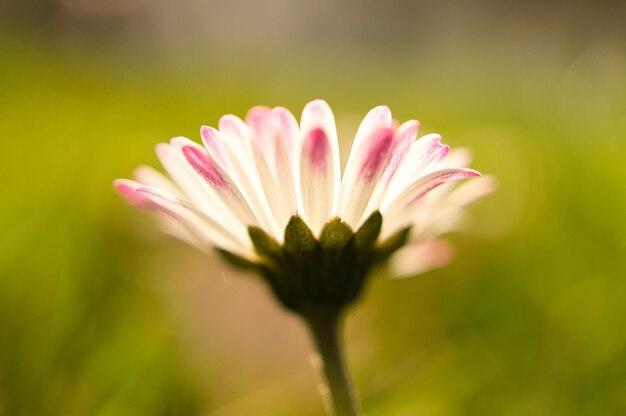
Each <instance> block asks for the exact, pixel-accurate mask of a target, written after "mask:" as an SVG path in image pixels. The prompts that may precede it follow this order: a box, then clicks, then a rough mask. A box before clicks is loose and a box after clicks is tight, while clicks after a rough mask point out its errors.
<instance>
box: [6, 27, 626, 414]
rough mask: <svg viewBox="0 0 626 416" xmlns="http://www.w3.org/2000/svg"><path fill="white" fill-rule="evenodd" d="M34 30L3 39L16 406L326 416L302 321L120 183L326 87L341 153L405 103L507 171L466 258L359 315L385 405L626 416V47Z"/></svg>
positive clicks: (363, 359)
mask: <svg viewBox="0 0 626 416" xmlns="http://www.w3.org/2000/svg"><path fill="white" fill-rule="evenodd" d="M36 39H38V38H36V37H35V38H31V37H27V36H11V37H9V36H6V35H5V36H3V37H1V38H0V57H1V58H0V59H1V60H2V62H3V63H2V65H0V132H1V135H2V136H1V139H0V150H1V152H2V155H3V157H2V173H3V175H2V178H3V186H4V189H3V191H2V195H3V197H2V204H1V208H0V213H1V216H0V221H1V225H2V233H1V234H2V238H1V239H0V414H6V415H31V414H32V415H40V414H41V415H47V414H51V415H52V414H55V415H57V414H62V415H68V416H71V415H85V414H93V415H155V414H164V415H166V414H181V415H194V414H212V415H213V414H214V415H244V414H267V415H292V414H299V415H317V414H320V413H321V411H322V410H321V409H322V403H321V400H320V399H319V398H318V395H317V390H316V388H317V378H316V375H315V373H314V371H313V370H312V368H311V366H310V363H309V352H310V346H309V343H308V339H307V338H306V334H305V333H304V331H303V329H301V328H300V327H299V325H298V323H297V322H296V321H295V318H292V317H291V316H288V315H285V314H283V312H282V311H281V310H279V309H278V306H277V305H275V304H274V303H273V302H272V300H271V299H270V297H269V296H268V295H267V294H266V293H265V288H264V287H263V286H262V285H261V284H260V283H259V282H258V281H257V280H255V279H254V278H251V277H245V276H239V275H237V273H236V272H235V271H233V270H232V269H229V268H227V267H226V266H224V265H223V264H222V263H219V262H214V261H211V260H210V259H207V258H205V257H204V256H202V255H201V254H200V253H197V252H195V251H193V249H191V248H189V247H186V246H184V245H183V244H181V243H179V242H177V241H174V240H172V239H169V238H167V237H163V236H162V235H161V234H160V233H158V231H154V230H153V227H152V226H151V225H150V224H149V220H148V219H147V218H144V216H143V215H141V214H140V213H136V212H134V211H132V210H130V209H128V208H127V207H126V206H125V204H124V203H123V202H122V201H121V200H120V198H119V197H118V196H117V195H115V194H114V192H113V191H112V189H111V180H112V179H113V178H116V177H120V176H126V175H128V174H129V173H130V172H131V170H132V169H133V167H134V166H136V165H137V164H138V163H144V162H149V164H151V165H157V161H156V159H155V158H154V156H152V155H153V152H152V147H153V145H154V144H155V143H157V142H160V141H166V140H168V139H169V138H170V137H172V136H174V135H178V134H181V133H182V134H184V135H185V136H187V137H190V138H192V139H193V140H196V141H198V140H199V136H198V130H197V128H199V126H200V125H201V124H208V125H215V123H216V121H217V118H218V117H219V116H220V115H221V114H223V113H227V112H232V113H236V114H239V115H243V113H244V111H246V109H247V108H249V107H250V106H251V105H253V104H268V105H284V106H286V107H289V108H291V109H293V110H295V111H297V110H298V109H300V108H302V106H303V104H304V103H306V102H307V101H308V100H310V99H312V98H317V97H322V98H324V99H326V100H327V101H328V102H329V103H331V105H333V108H334V109H336V113H337V119H338V123H339V131H340V137H341V136H342V137H344V139H345V138H346V137H347V138H348V140H345V141H344V142H343V143H342V145H343V147H344V150H347V149H345V147H346V145H349V143H350V142H351V139H352V137H351V135H352V134H353V133H354V130H355V129H356V127H357V123H358V121H359V118H360V116H362V114H364V113H365V112H366V111H367V110H368V109H369V108H371V107H373V106H374V105H377V104H386V105H389V106H390V107H391V108H392V109H393V111H394V116H396V117H397V118H398V119H399V120H405V119H407V118H410V117H415V116H417V117H418V118H419V119H420V120H421V122H422V127H421V132H420V134H421V135H423V134H425V133H429V132H433V131H436V132H440V133H442V135H443V137H444V141H445V142H447V143H450V144H452V145H454V146H461V145H462V146H467V147H470V148H472V150H473V152H474V155H475V162H474V163H473V164H472V166H473V167H476V168H477V169H478V170H480V171H482V172H485V173H492V174H495V175H496V176H497V177H498V179H499V191H498V192H497V193H496V194H494V195H492V196H490V197H488V198H487V199H486V200H485V201H482V202H481V203H480V204H478V205H477V206H476V207H474V208H472V210H471V212H470V213H469V216H470V217H471V218H472V219H473V221H471V222H470V223H469V224H468V230H470V232H469V233H466V234H462V235H458V236H457V235H455V236H452V238H451V239H452V241H453V243H454V245H455V247H456V252H457V257H456V260H455V261H454V263H453V264H452V265H451V266H448V267H446V268H444V269H441V270H439V271H436V272H431V273H428V274H425V275H423V276H420V277H418V278H415V279H408V280H394V281H389V280H386V279H384V276H378V277H377V278H376V279H374V280H375V281H374V282H373V283H372V285H371V286H370V287H369V288H368V292H367V294H366V296H365V301H364V302H363V303H362V304H360V305H358V307H357V309H356V310H355V312H354V313H353V314H352V315H351V317H350V320H349V321H348V328H347V329H348V336H347V348H348V351H349V353H350V362H351V366H352V368H353V370H354V373H355V378H356V385H357V386H358V387H359V390H360V397H361V400H362V403H363V409H364V410H365V412H366V414H368V415H399V416H402V415H415V414H424V415H528V414H532V415H570V414H581V415H601V414H624V413H626V353H625V351H626V324H625V321H624V316H626V302H625V301H624V299H626V280H625V276H626V237H625V236H626V216H625V215H624V213H625V212H626V169H624V160H626V55H625V54H624V52H623V51H624V48H623V47H622V48H621V49H620V48H616V47H610V46H606V47H604V46H602V45H601V44H600V43H593V42H591V41H590V42H589V45H582V46H576V48H578V49H576V48H574V49H575V51H574V52H571V53H569V54H566V53H564V54H563V55H561V56H556V57H555V56H551V55H550V52H549V51H547V50H543V49H542V45H535V46H534V48H535V49H532V50H531V51H530V52H529V51H525V52H524V53H520V54H517V53H516V52H517V51H514V50H508V51H504V52H502V51H499V52H498V51H496V52H494V51H493V50H491V53H487V52H485V53H484V54H480V53H478V54H476V53H475V54H470V53H467V52H465V53H463V50H464V46H465V45H463V44H459V45H457V46H456V48H457V49H454V50H455V51H458V52H459V54H457V55H454V56H450V53H448V52H446V51H445V50H440V51H433V52H430V56H429V58H428V60H425V59H417V58H416V57H415V56H413V55H411V54H401V53H398V54H395V55H394V54H393V53H392V52H386V53H385V54H382V53H380V54H359V53H357V52H354V53H345V51H342V50H341V49H339V48H338V49H335V50H330V51H324V52H322V51H320V50H311V51H308V52H307V51H301V52H299V53H290V54H289V58H288V59H285V55H281V53H280V52H279V51H275V52H274V54H272V53H269V54H266V55H262V56H261V54H259V55H253V54H251V55H247V56H246V55H244V56H241V57H238V58H237V59H236V60H235V59H233V56H231V55H227V54H225V55H224V56H221V57H220V56H219V54H213V55H210V56H209V55H208V54H207V55H203V54H202V53H197V54H195V55H194V56H185V57H184V59H183V58H181V57H180V56H178V57H177V56H174V55H173V54H172V55H167V56H166V55H163V56H162V55H159V54H155V55H154V56H153V55H150V54H149V53H146V54H140V53H137V54H135V53H130V52H119V51H118V52H112V51H111V50H110V49H107V48H104V47H103V48H100V49H99V48H98V47H97V44H96V45H92V47H91V48H86V47H84V45H83V46H81V45H74V46H73V47H69V46H67V45H66V44H64V43H63V42H59V41H58V40H57V41H49V42H48V41H42V40H36ZM621 46H624V45H621ZM473 48H474V50H476V51H480V48H477V47H476V45H474V46H473ZM406 50H407V51H408V50H409V49H408V48H406ZM529 57H532V58H531V59H529ZM342 133H343V134H342ZM150 158H152V159H150ZM344 160H345V158H344Z"/></svg>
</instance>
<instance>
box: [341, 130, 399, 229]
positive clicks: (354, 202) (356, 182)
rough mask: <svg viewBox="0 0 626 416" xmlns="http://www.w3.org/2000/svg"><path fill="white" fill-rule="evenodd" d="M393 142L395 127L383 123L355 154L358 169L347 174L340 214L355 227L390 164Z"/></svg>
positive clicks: (353, 156)
mask: <svg viewBox="0 0 626 416" xmlns="http://www.w3.org/2000/svg"><path fill="white" fill-rule="evenodd" d="M392 144H393V130H392V129H390V128H388V127H381V128H379V129H378V130H374V131H372V132H371V133H370V136H369V137H368V138H366V139H364V140H363V141H362V146H361V147H360V148H357V149H354V152H355V154H354V155H351V158H352V160H353V161H354V164H353V166H355V167H356V168H357V169H356V171H354V172H351V173H352V174H351V175H349V176H345V177H344V180H343V183H342V187H343V188H342V199H341V205H340V208H339V215H340V216H341V217H342V219H343V220H344V221H346V222H347V223H348V224H350V225H351V226H353V227H356V226H357V225H359V219H360V218H361V216H362V215H363V212H364V210H365V208H366V207H367V205H368V202H369V199H370V196H371V195H372V193H373V192H374V189H375V188H376V186H377V185H378V180H379V179H380V177H381V176H382V174H383V172H384V170H385V168H386V166H387V162H388V160H389V151H390V150H391V146H392ZM346 175H348V173H347V174H346Z"/></svg>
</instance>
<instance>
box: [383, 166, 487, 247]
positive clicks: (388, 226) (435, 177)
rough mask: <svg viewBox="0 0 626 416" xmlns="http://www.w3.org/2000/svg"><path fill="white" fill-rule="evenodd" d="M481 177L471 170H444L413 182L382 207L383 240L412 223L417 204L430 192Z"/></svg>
mask: <svg viewBox="0 0 626 416" xmlns="http://www.w3.org/2000/svg"><path fill="white" fill-rule="evenodd" d="M475 176H480V173H478V172H476V171H475V170H471V169H442V170H439V171H436V172H432V173H430V174H428V175H425V176H422V177H421V178H419V179H417V180H415V181H413V182H412V183H411V184H409V185H408V186H407V187H406V188H405V189H404V190H403V191H402V192H400V194H399V195H398V196H397V197H396V198H394V199H393V200H392V201H390V202H385V203H384V204H383V206H382V207H381V212H382V214H383V217H384V219H385V221H383V232H382V234H383V238H384V237H386V236H389V235H390V234H391V233H393V232H394V231H396V230H397V229H399V228H400V227H403V226H406V225H408V224H410V222H411V210H412V208H413V206H414V205H415V204H416V202H418V201H420V199H421V198H423V197H424V195H426V194H427V193H428V192H430V191H431V190H433V189H435V188H436V187H438V186H440V185H442V184H444V183H446V182H449V181H454V180H460V179H467V178H472V177H475Z"/></svg>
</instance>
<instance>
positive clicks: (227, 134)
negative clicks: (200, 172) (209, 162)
mask: <svg viewBox="0 0 626 416" xmlns="http://www.w3.org/2000/svg"><path fill="white" fill-rule="evenodd" d="M219 126H220V132H221V134H222V138H223V139H224V140H223V141H224V146H225V148H226V152H227V153H228V156H229V158H230V160H231V163H232V167H233V169H232V171H233V176H234V177H235V178H236V179H237V182H238V184H239V186H240V188H241V190H242V192H244V194H245V196H246V200H247V201H248V203H249V204H250V206H251V207H252V208H253V209H254V211H255V213H257V217H258V219H259V222H260V223H261V225H262V227H263V228H264V229H265V230H267V231H268V232H269V233H270V234H271V235H272V236H273V237H274V238H276V239H277V240H280V239H281V238H282V235H283V232H282V229H281V228H280V227H279V225H278V222H277V221H276V218H275V217H274V214H273V213H272V209H271V207H270V200H269V198H268V197H267V196H266V189H265V188H266V187H267V183H265V184H264V183H263V182H267V181H268V175H269V174H268V169H269V167H268V164H267V161H266V160H265V155H263V156H262V157H263V160H258V158H259V153H260V149H259V147H260V146H259V141H258V140H257V139H256V138H254V140H251V138H252V136H255V134H256V133H255V132H254V131H253V130H252V129H251V128H249V127H248V126H247V125H246V124H245V123H244V122H243V121H242V120H241V119H240V118H238V117H236V116H233V115H225V116H223V117H222V118H221V119H220V121H219ZM257 127H258V125H257ZM261 148H262V147H261ZM261 177H263V178H264V180H262V179H261ZM269 177H271V176H269Z"/></svg>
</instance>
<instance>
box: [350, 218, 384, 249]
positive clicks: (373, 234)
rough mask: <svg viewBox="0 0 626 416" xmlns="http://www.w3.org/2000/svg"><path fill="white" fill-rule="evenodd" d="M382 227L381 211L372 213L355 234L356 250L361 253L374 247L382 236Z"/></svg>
mask: <svg viewBox="0 0 626 416" xmlns="http://www.w3.org/2000/svg"><path fill="white" fill-rule="evenodd" d="M382 226H383V216H382V215H381V213H380V211H374V212H372V214H371V215H370V216H369V217H367V219H366V220H365V222H364V223H363V225H361V227H359V229H358V230H357V231H356V233H355V234H354V248H355V249H356V250H357V251H361V250H365V249H367V248H370V247H372V246H373V245H374V243H375V242H376V240H377V239H378V236H379V235H380V230H381V228H382Z"/></svg>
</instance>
